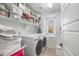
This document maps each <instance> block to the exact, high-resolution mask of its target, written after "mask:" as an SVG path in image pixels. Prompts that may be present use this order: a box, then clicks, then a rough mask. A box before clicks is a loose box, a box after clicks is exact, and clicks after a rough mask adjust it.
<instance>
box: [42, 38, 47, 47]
mask: <svg viewBox="0 0 79 59" xmlns="http://www.w3.org/2000/svg"><path fill="white" fill-rule="evenodd" d="M46 43H47V39H46V37H44V38H43V47H46Z"/></svg>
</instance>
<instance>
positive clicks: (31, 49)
mask: <svg viewBox="0 0 79 59" xmlns="http://www.w3.org/2000/svg"><path fill="white" fill-rule="evenodd" d="M22 39H23V44H24V43H25V44H27V47H26V48H25V49H24V51H25V56H39V55H40V54H41V52H42V49H43V42H42V40H41V39H40V38H39V35H26V36H22Z"/></svg>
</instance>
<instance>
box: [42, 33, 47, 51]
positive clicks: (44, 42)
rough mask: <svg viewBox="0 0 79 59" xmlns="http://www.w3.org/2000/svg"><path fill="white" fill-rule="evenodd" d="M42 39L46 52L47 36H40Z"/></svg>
mask: <svg viewBox="0 0 79 59" xmlns="http://www.w3.org/2000/svg"><path fill="white" fill-rule="evenodd" d="M40 39H41V40H42V42H43V49H42V51H44V50H45V49H46V48H47V36H46V35H44V34H40Z"/></svg>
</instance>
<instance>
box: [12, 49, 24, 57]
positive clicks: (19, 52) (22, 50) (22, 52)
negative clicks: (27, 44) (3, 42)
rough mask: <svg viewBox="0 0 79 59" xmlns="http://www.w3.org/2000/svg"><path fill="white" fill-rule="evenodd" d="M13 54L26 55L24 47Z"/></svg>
mask: <svg viewBox="0 0 79 59" xmlns="http://www.w3.org/2000/svg"><path fill="white" fill-rule="evenodd" d="M11 56H24V49H21V50H19V51H17V52H16V53H14V54H12V55H11Z"/></svg>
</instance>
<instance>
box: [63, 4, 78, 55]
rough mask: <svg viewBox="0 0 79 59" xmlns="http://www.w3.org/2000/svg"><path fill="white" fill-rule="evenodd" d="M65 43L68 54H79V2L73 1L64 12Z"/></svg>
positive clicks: (65, 50)
mask: <svg viewBox="0 0 79 59" xmlns="http://www.w3.org/2000/svg"><path fill="white" fill-rule="evenodd" d="M62 20H64V26H63V31H64V32H63V34H64V37H63V43H64V47H65V48H64V52H65V53H66V54H67V55H79V4H78V3H71V4H70V5H69V6H68V8H67V9H66V10H65V11H64V12H63V19H62Z"/></svg>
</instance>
